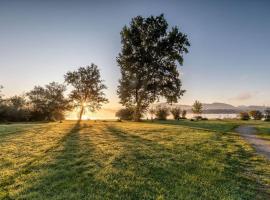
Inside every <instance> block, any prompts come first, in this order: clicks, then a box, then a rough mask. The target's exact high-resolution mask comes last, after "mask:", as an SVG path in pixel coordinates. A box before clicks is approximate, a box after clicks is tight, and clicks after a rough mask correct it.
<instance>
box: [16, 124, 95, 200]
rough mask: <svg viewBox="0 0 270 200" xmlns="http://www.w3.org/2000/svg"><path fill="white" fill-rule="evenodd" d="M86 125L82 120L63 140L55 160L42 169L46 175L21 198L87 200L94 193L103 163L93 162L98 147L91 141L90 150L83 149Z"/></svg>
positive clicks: (35, 182) (40, 177)
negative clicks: (97, 174)
mask: <svg viewBox="0 0 270 200" xmlns="http://www.w3.org/2000/svg"><path fill="white" fill-rule="evenodd" d="M83 128H84V126H82V125H81V122H80V121H78V122H77V123H76V124H75V125H74V127H73V128H72V129H71V130H70V131H69V132H68V133H67V134H66V135H65V136H64V137H63V138H62V139H61V141H60V146H59V149H58V150H57V151H56V155H52V156H53V157H54V161H53V162H52V163H49V164H45V165H44V166H42V167H41V169H39V171H41V172H42V174H43V175H41V176H39V177H37V180H36V181H34V182H33V183H32V184H31V185H30V187H28V188H27V189H26V190H24V191H23V192H22V193H21V194H20V198H25V199H28V198H29V197H31V198H33V197H32V195H34V198H37V199H84V198H85V197H87V196H88V195H90V194H91V192H93V191H94V190H93V188H95V185H99V183H97V181H96V180H95V177H94V175H95V173H96V170H97V169H98V168H99V166H100V163H99V162H98V160H96V159H93V156H92V154H93V152H94V151H95V147H94V145H91V142H90V141H87V140H88V139H87V137H85V139H86V141H83V142H84V143H85V144H86V143H87V146H88V147H87V148H84V149H82V146H81V145H82V144H81V141H80V130H82V129H83Z"/></svg>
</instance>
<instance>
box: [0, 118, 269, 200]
mask: <svg viewBox="0 0 270 200" xmlns="http://www.w3.org/2000/svg"><path fill="white" fill-rule="evenodd" d="M185 123H187V124H183V125H184V126H179V125H178V126H174V125H166V124H153V123H152V124H150V123H132V122H122V123H119V122H118V123H117V122H82V123H81V124H75V122H65V123H62V124H60V123H49V124H40V125H38V124H33V125H28V126H25V125H8V126H6V127H3V125H1V126H0V149H1V151H0V199H1V198H6V199H13V198H16V199H267V198H269V192H270V191H269V187H270V167H269V165H270V162H269V161H266V160H265V159H264V158H262V157H260V156H256V155H255V154H254V152H253V149H252V148H251V147H250V146H249V145H248V144H247V143H245V142H244V141H243V140H242V139H241V138H240V137H239V136H237V135H235V134H222V133H218V132H214V131H206V130H200V129H193V128H189V127H187V126H191V125H192V124H190V122H188V121H186V122H185ZM208 123H210V125H209V124H208V125H207V123H202V126H203V127H202V128H206V129H212V130H223V131H224V127H222V126H225V125H224V124H221V125H220V124H219V125H217V124H216V125H213V124H212V125H211V123H214V122H208ZM193 124H195V123H193ZM203 124H204V125H203ZM193 126H197V127H201V126H199V125H198V123H197V124H196V125H193ZM230 126H231V125H230ZM211 127H212V128H211Z"/></svg>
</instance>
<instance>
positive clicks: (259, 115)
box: [249, 110, 263, 120]
mask: <svg viewBox="0 0 270 200" xmlns="http://www.w3.org/2000/svg"><path fill="white" fill-rule="evenodd" d="M249 116H250V117H251V118H253V119H255V120H261V119H262V118H263V114H262V112H261V111H259V110H252V111H250V112H249Z"/></svg>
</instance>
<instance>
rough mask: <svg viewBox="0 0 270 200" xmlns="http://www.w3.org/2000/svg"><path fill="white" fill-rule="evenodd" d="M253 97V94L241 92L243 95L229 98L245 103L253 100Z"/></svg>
mask: <svg viewBox="0 0 270 200" xmlns="http://www.w3.org/2000/svg"><path fill="white" fill-rule="evenodd" d="M254 96H255V94H253V93H250V92H243V93H241V94H239V95H237V96H235V97H233V98H231V100H237V101H246V100H249V99H251V98H253V97H254Z"/></svg>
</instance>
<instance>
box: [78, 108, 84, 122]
mask: <svg viewBox="0 0 270 200" xmlns="http://www.w3.org/2000/svg"><path fill="white" fill-rule="evenodd" d="M83 113H84V106H82V108H81V111H80V116H79V121H81V120H82V116H83Z"/></svg>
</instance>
